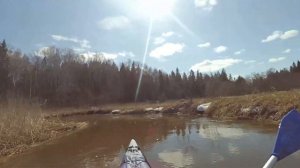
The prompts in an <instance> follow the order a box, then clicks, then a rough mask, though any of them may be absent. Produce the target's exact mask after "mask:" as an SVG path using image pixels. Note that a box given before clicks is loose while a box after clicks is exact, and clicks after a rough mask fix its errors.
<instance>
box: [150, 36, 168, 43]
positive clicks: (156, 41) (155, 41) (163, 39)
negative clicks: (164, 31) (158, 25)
mask: <svg viewBox="0 0 300 168" xmlns="http://www.w3.org/2000/svg"><path fill="white" fill-rule="evenodd" d="M165 41H166V39H165V38H163V37H156V38H155V39H154V42H153V43H154V44H155V45H159V44H162V43H164V42H165Z"/></svg>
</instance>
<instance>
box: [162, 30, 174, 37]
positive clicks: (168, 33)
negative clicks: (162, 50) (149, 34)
mask: <svg viewBox="0 0 300 168" xmlns="http://www.w3.org/2000/svg"><path fill="white" fill-rule="evenodd" d="M173 35H174V32H172V31H169V32H164V33H162V34H161V36H163V37H171V36H173Z"/></svg>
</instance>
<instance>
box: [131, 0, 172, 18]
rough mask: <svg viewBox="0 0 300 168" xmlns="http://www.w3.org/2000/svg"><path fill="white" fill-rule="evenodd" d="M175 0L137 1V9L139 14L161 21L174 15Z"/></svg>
mask: <svg viewBox="0 0 300 168" xmlns="http://www.w3.org/2000/svg"><path fill="white" fill-rule="evenodd" d="M174 6H175V0H137V3H136V9H137V10H138V11H139V14H141V15H144V16H145V17H150V18H152V19H154V20H160V19H163V18H165V17H166V16H168V15H170V14H171V13H172V10H173V8H174Z"/></svg>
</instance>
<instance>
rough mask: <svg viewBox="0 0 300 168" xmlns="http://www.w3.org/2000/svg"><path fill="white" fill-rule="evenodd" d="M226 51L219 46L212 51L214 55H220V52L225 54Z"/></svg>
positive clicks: (224, 47)
mask: <svg viewBox="0 0 300 168" xmlns="http://www.w3.org/2000/svg"><path fill="white" fill-rule="evenodd" d="M226 50H227V47H226V46H219V47H216V48H214V51H215V52H216V53H218V54H219V53H222V52H225V51H226Z"/></svg>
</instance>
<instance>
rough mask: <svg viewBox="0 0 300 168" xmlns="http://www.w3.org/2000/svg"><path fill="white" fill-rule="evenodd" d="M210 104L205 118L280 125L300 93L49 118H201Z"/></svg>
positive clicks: (63, 112)
mask: <svg viewBox="0 0 300 168" xmlns="http://www.w3.org/2000/svg"><path fill="white" fill-rule="evenodd" d="M209 102H210V103H211V104H210V106H209V108H208V109H207V110H206V111H205V112H204V113H203V115H204V116H208V117H212V118H215V119H220V120H227V119H230V120H260V121H268V122H272V123H278V122H279V121H280V119H281V118H282V117H283V116H284V115H285V114H286V113H287V112H289V111H290V110H292V109H294V108H299V107H300V90H291V91H279V92H269V93H259V94H251V95H243V96H232V97H217V98H209V99H202V98H201V99H181V100H172V101H166V102H150V103H128V104H108V105H102V106H95V107H90V108H81V109H76V110H75V109H60V110H53V109H52V111H56V112H55V113H49V115H48V116H47V118H60V117H69V116H76V115H90V114H111V115H145V114H165V115H198V114H199V113H198V112H197V111H196V108H197V106H198V105H200V104H203V103H209Z"/></svg>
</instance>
